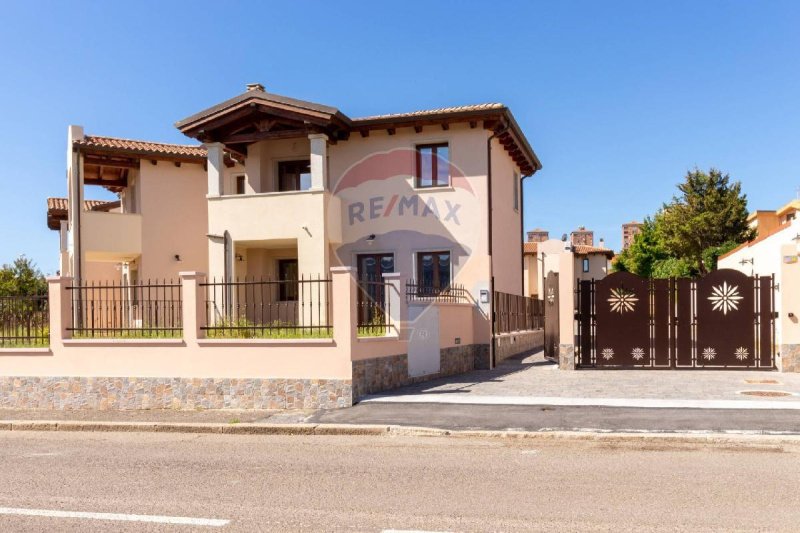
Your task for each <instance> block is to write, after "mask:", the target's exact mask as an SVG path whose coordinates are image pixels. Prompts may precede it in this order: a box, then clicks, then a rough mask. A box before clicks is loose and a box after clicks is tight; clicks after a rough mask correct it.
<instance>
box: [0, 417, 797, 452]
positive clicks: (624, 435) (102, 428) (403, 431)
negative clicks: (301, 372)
mask: <svg viewBox="0 0 800 533" xmlns="http://www.w3.org/2000/svg"><path fill="white" fill-rule="evenodd" d="M0 431H40V432H58V431H64V432H98V433H184V434H217V435H306V436H310V435H318V436H394V437H451V438H488V439H503V440H526V441H543V442H544V441H551V442H555V441H559V440H571V441H584V442H603V443H615V442H616V443H636V442H650V443H653V442H661V443H664V444H682V443H683V444H717V445H736V446H741V445H748V444H758V445H764V444H776V445H777V444H793V445H800V435H797V434H780V433H766V432H761V431H750V432H748V431H729V432H725V431H722V432H713V431H708V432H705V431H704V432H689V433H687V432H683V433H680V432H640V431H637V432H632V431H627V432H626V431H622V432H609V431H603V430H592V429H587V430H578V431H518V430H507V431H502V430H501V431H498V430H450V429H441V428H433V427H415V426H398V425H378V424H376V425H372V424H313V423H312V424H309V423H299V424H258V423H242V424H224V423H180V422H165V423H164V422H80V421H52V420H3V421H0Z"/></svg>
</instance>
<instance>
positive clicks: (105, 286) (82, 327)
mask: <svg viewBox="0 0 800 533" xmlns="http://www.w3.org/2000/svg"><path fill="white" fill-rule="evenodd" d="M67 290H69V291H70V292H71V307H72V326H71V327H69V328H67V330H68V331H71V332H72V336H73V337H77V338H98V337H99V338H170V337H180V336H181V335H182V334H183V325H182V317H181V313H182V295H181V284H180V282H177V283H176V282H174V281H172V280H169V281H167V280H162V281H158V280H156V281H151V280H147V281H144V280H142V281H138V282H131V283H121V282H119V283H118V282H114V281H77V282H75V284H74V285H72V286H71V287H67Z"/></svg>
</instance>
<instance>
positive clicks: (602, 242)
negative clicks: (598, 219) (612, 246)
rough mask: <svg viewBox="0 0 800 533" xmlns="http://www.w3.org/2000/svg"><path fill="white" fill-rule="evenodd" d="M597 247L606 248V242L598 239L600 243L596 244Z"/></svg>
mask: <svg viewBox="0 0 800 533" xmlns="http://www.w3.org/2000/svg"><path fill="white" fill-rule="evenodd" d="M598 247H599V248H605V247H606V240H605V239H604V238H602V237H600V242H599V243H598Z"/></svg>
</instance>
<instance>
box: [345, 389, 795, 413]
mask: <svg viewBox="0 0 800 533" xmlns="http://www.w3.org/2000/svg"><path fill="white" fill-rule="evenodd" d="M359 403H436V404H461V405H562V406H576V405H577V406H597V407H649V408H655V409H779V410H783V409H790V410H800V401H797V400H788V399H787V400H783V401H780V400H672V399H656V398H561V397H553V396H489V395H486V396H483V395H479V394H469V393H458V392H454V393H452V394H424V393H423V394H403V395H400V394H398V395H395V396H390V395H387V396H379V395H375V396H368V397H367V398H364V399H363V400H361V401H360V402H359Z"/></svg>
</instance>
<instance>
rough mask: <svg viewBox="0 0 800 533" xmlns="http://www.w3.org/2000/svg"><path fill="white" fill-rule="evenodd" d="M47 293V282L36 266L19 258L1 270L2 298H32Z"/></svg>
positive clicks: (24, 258)
mask: <svg viewBox="0 0 800 533" xmlns="http://www.w3.org/2000/svg"><path fill="white" fill-rule="evenodd" d="M46 293H47V281H46V280H45V279H44V275H43V274H42V272H41V271H40V270H39V269H38V268H37V267H36V264H35V263H34V262H33V261H32V260H31V259H28V258H27V257H25V256H24V255H21V256H19V257H18V258H16V259H15V260H14V262H13V263H12V264H10V265H8V264H6V265H3V266H2V268H0V296H31V295H35V294H46Z"/></svg>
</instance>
